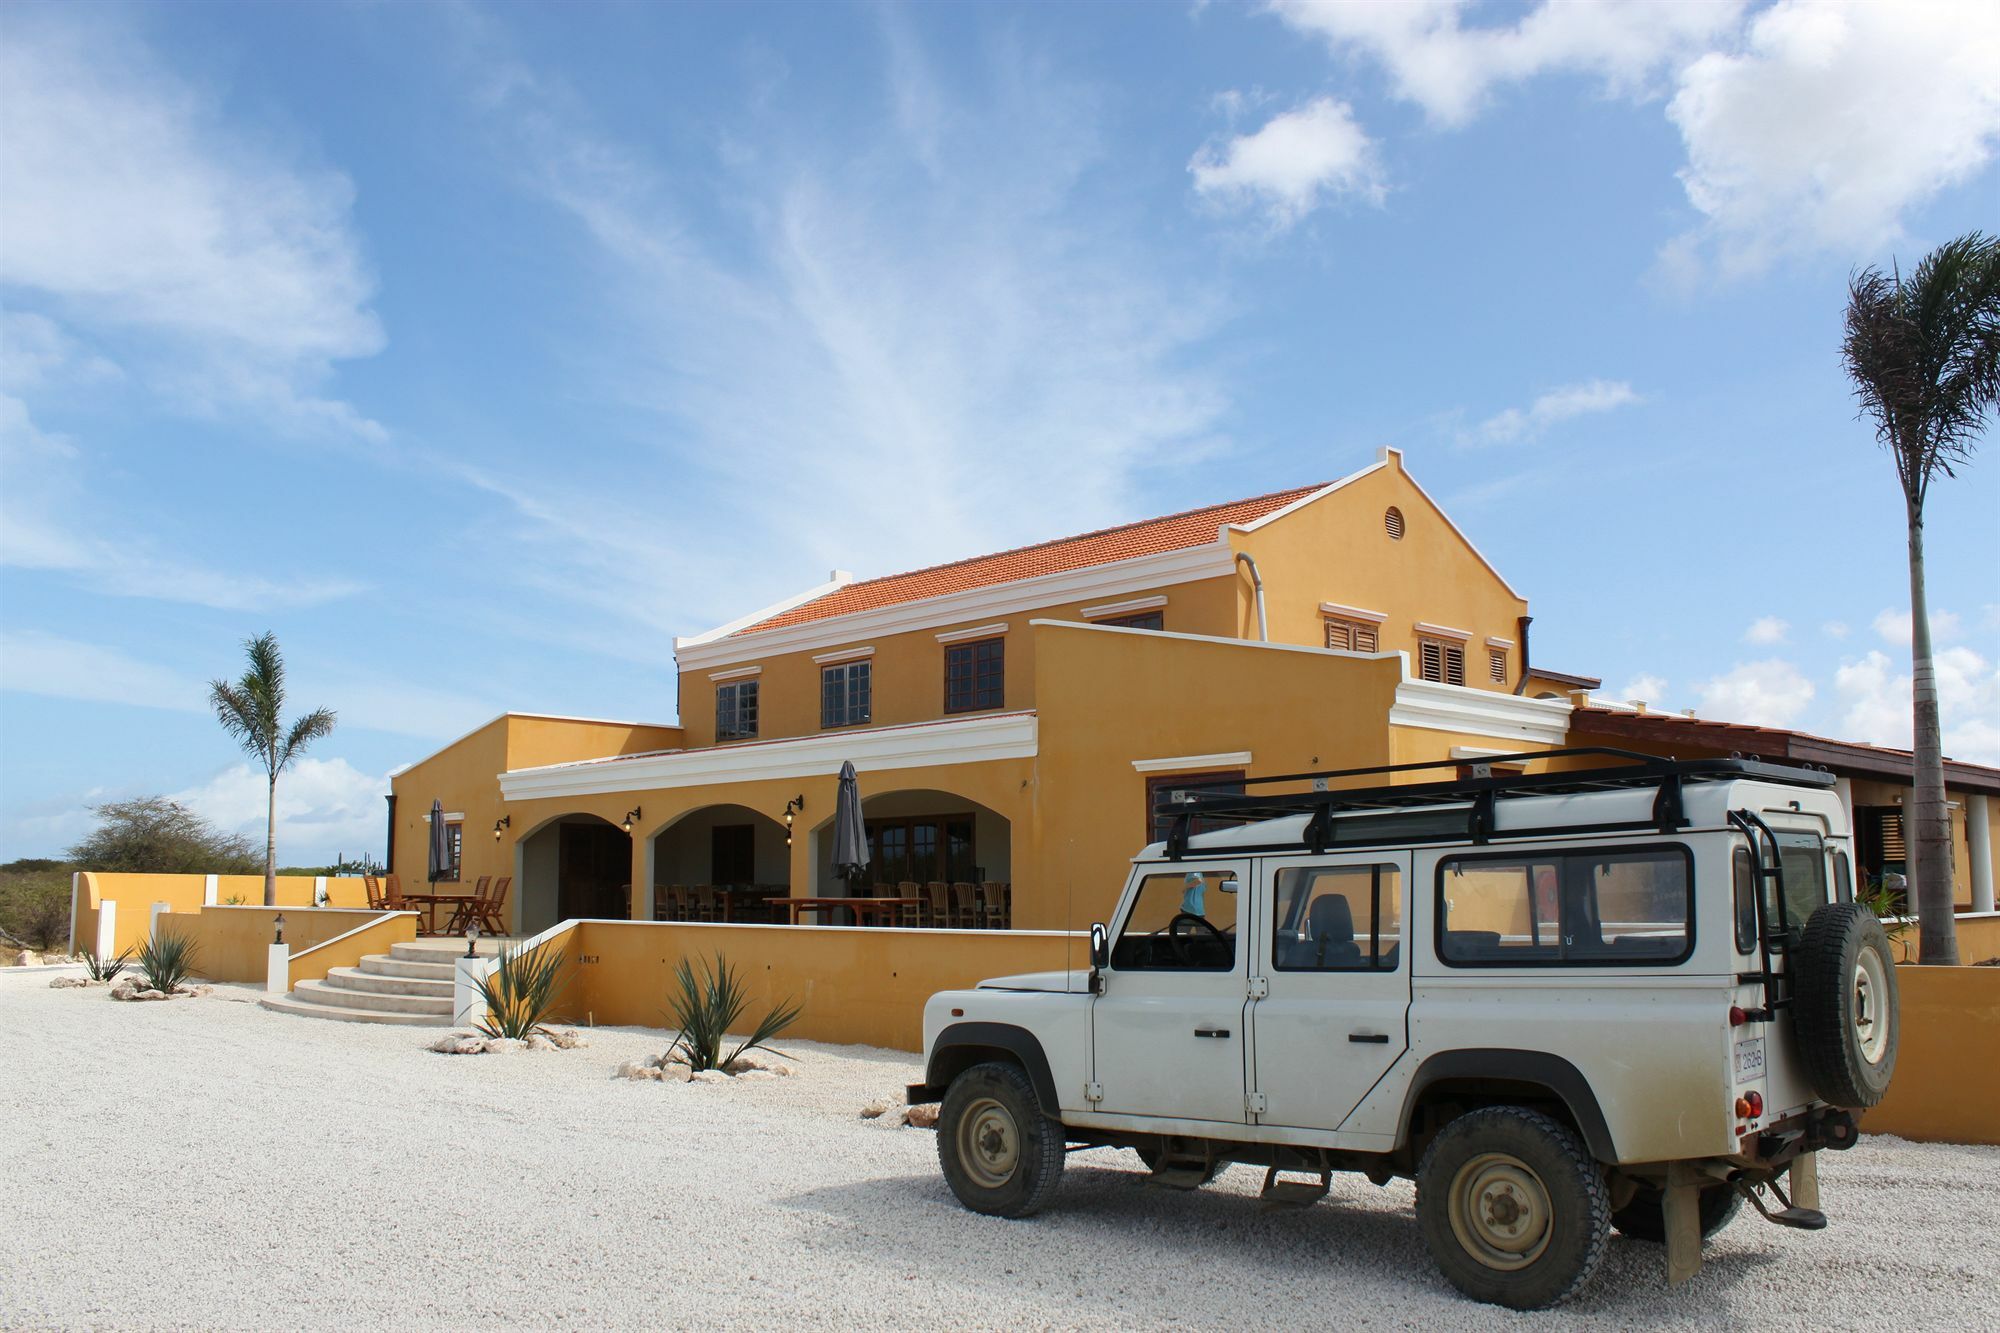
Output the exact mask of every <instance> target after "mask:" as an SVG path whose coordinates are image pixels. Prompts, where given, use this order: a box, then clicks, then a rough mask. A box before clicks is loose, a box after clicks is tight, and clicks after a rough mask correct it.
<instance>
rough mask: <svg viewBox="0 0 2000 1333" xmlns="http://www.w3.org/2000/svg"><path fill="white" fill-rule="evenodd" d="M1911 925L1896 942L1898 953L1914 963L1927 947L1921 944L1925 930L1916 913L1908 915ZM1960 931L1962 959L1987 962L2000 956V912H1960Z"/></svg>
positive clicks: (1971, 961)
mask: <svg viewBox="0 0 2000 1333" xmlns="http://www.w3.org/2000/svg"><path fill="white" fill-rule="evenodd" d="M1908 920H1909V923H1910V924H1909V928H1908V929H1907V930H1905V931H1904V932H1903V935H1902V938H1901V939H1898V940H1897V941H1896V943H1895V949H1896V957H1898V958H1899V959H1901V960H1902V961H1903V962H1906V963H1914V962H1916V961H1917V959H1918V958H1919V957H1920V956H1921V955H1922V953H1923V950H1922V949H1920V948H1919V947H1918V946H1917V937H1918V936H1919V935H1920V934H1921V933H1922V931H1921V929H1920V928H1919V927H1918V925H1917V919H1916V918H1915V917H1910V918H1908ZM1954 925H1955V929H1956V930H1957V933H1958V960H1959V961H1960V962H1962V963H1983V962H1985V961H1986V960H1987V959H1989V958H2000V912H1979V913H1968V912H1960V913H1959V914H1958V919H1957V921H1956V922H1955V923H1954Z"/></svg>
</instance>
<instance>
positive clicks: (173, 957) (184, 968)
mask: <svg viewBox="0 0 2000 1333" xmlns="http://www.w3.org/2000/svg"><path fill="white" fill-rule="evenodd" d="M139 975H140V976H142V977H144V978H145V980H146V989H148V990H156V991H159V992H160V993H161V994H163V995H172V994H173V993H174V992H175V991H177V990H179V989H180V988H181V987H182V986H183V985H184V984H186V982H187V979H188V978H189V977H191V976H193V975H194V941H193V940H191V939H188V938H187V937H186V936H183V935H172V934H169V933H167V932H166V931H161V932H160V933H159V934H158V935H155V936H154V937H153V938H152V939H150V940H147V941H146V942H145V943H144V944H142V945H140V946H139Z"/></svg>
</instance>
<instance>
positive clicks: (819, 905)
mask: <svg viewBox="0 0 2000 1333" xmlns="http://www.w3.org/2000/svg"><path fill="white" fill-rule="evenodd" d="M772 901H773V902H776V903H782V904H783V905H784V906H785V908H786V909H787V910H788V911H790V912H791V914H792V924H793V925H797V924H799V917H800V916H801V915H802V914H804V913H806V912H811V911H819V912H826V913H828V914H829V915H831V914H832V913H833V912H835V911H838V910H839V909H841V908H846V909H847V910H848V911H850V912H852V913H854V919H855V921H856V923H857V924H860V925H866V924H868V920H867V919H868V918H869V917H874V918H876V924H878V925H879V924H882V920H883V918H887V920H888V921H889V922H890V923H894V921H895V919H896V916H897V914H898V913H899V912H901V911H902V909H903V908H905V907H912V906H915V905H917V904H920V903H922V902H923V899H921V898H774V899H772Z"/></svg>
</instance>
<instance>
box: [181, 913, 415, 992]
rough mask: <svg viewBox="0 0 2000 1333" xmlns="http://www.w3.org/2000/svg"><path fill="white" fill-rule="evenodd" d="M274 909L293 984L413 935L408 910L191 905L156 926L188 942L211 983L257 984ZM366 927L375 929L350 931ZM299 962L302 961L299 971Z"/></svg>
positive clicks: (266, 961)
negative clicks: (289, 959)
mask: <svg viewBox="0 0 2000 1333" xmlns="http://www.w3.org/2000/svg"><path fill="white" fill-rule="evenodd" d="M280 913H283V914H284V918H285V943H286V944H287V945H289V946H290V948H291V951H292V984H293V985H295V986H296V985H297V984H298V983H299V982H300V981H303V980H306V979H307V978H313V979H321V978H324V977H325V976H326V969H328V968H333V967H352V966H353V965H354V964H355V963H356V962H358V961H360V958H361V955H362V954H363V953H387V952H389V946H390V945H391V944H394V943H397V942H406V941H409V940H414V939H415V938H416V937H417V917H416V913H414V912H394V913H384V912H371V911H368V910H367V909H365V908H364V909H362V910H360V911H355V910H352V909H349V908H338V907H197V908H195V909H194V910H193V911H191V912H169V913H167V914H165V915H163V916H162V917H161V918H160V929H161V930H162V931H163V932H164V931H171V932H173V933H174V934H177V935H181V936H184V937H185V938H187V939H189V940H192V941H193V942H194V947H195V958H194V970H195V973H196V975H198V976H203V977H207V978H208V979H209V980H211V981H248V982H253V983H262V982H263V981H264V979H265V978H266V977H267V976H268V975H269V970H270V957H271V956H270V947H271V940H272V936H273V935H274V934H275V933H276V931H275V928H274V924H273V923H274V921H275V919H276V918H277V916H278V915H279V914H280ZM371 925H373V926H379V927H381V929H380V930H370V931H367V932H366V933H365V934H356V933H353V932H356V931H359V930H360V929H361V928H362V927H367V926H371ZM343 937H345V938H343ZM350 941H352V942H353V943H350ZM357 949H358V950H359V952H356V950H357ZM349 954H352V955H353V956H352V957H351V958H350V957H349V956H348V955H349ZM302 960H306V961H303V970H301V967H302ZM314 968H318V969H319V970H318V971H317V972H315V971H313V969H314Z"/></svg>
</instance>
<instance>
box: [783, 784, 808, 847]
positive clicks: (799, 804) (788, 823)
mask: <svg viewBox="0 0 2000 1333" xmlns="http://www.w3.org/2000/svg"><path fill="white" fill-rule="evenodd" d="M805 808H806V798H805V794H804V793H803V792H801V793H800V794H799V795H797V796H794V797H793V798H792V799H791V800H789V801H786V802H785V846H787V847H789V846H791V845H792V819H793V817H794V816H796V815H797V814H798V813H799V811H801V810H803V809H805Z"/></svg>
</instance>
